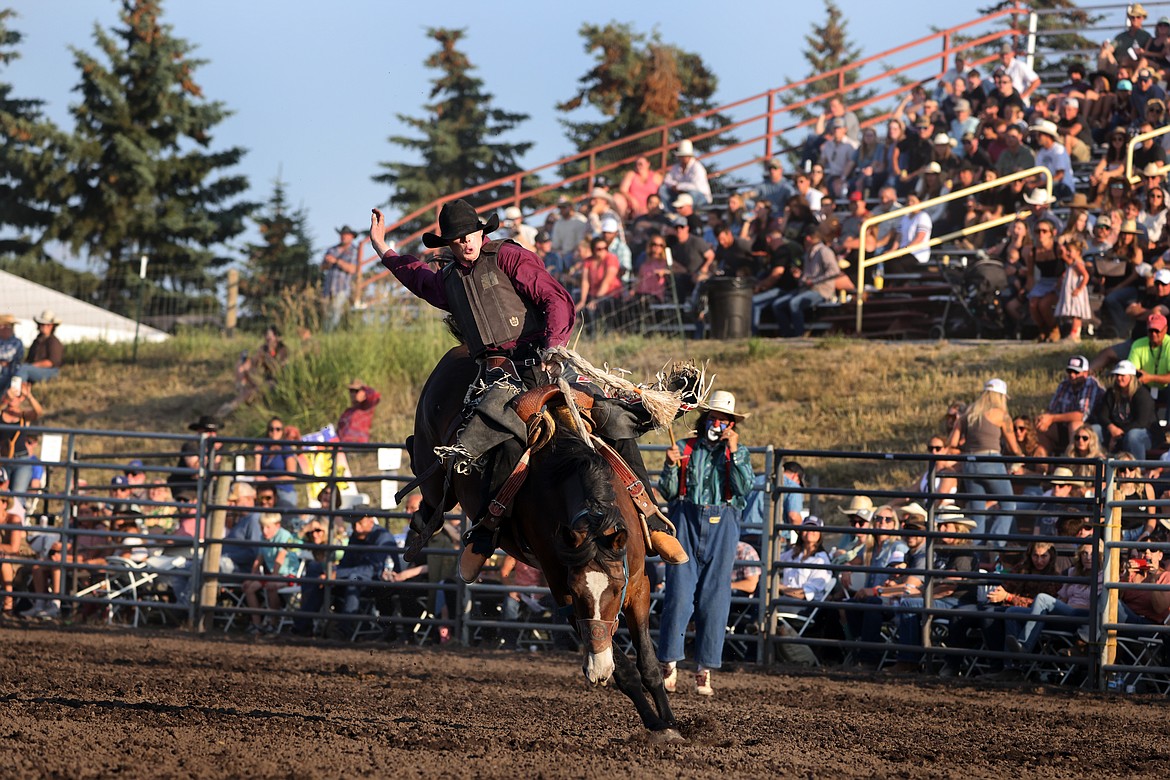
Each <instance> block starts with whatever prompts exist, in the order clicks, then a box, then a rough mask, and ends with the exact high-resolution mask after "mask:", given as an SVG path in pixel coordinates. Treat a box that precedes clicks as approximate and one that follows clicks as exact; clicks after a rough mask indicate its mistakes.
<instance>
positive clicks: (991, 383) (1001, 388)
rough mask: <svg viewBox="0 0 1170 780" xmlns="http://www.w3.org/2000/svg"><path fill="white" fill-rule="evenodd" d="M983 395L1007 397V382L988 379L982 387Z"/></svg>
mask: <svg viewBox="0 0 1170 780" xmlns="http://www.w3.org/2000/svg"><path fill="white" fill-rule="evenodd" d="M983 391H984V392H985V393H999V394H1000V395H1007V382H1005V381H1003V380H1002V379H988V380H987V384H985V385H984V386H983Z"/></svg>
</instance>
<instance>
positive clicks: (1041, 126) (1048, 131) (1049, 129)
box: [1028, 119, 1060, 138]
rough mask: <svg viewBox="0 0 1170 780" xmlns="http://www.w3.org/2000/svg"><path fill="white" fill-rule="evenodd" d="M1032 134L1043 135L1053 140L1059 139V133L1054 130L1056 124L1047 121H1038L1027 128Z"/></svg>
mask: <svg viewBox="0 0 1170 780" xmlns="http://www.w3.org/2000/svg"><path fill="white" fill-rule="evenodd" d="M1028 129H1029V130H1031V131H1032V132H1033V133H1044V135H1048V136H1052V137H1053V138H1060V131H1059V130H1057V129H1056V123H1055V122H1050V121H1048V120H1047V119H1040V120H1038V121H1037V122H1036V124H1034V125H1032V126H1031V127H1029V128H1028Z"/></svg>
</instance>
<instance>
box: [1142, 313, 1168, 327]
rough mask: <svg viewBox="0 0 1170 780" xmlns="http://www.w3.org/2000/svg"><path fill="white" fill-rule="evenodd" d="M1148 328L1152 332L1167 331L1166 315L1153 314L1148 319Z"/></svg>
mask: <svg viewBox="0 0 1170 780" xmlns="http://www.w3.org/2000/svg"><path fill="white" fill-rule="evenodd" d="M1146 327H1147V328H1149V329H1150V330H1166V315H1164V314H1162V312H1160V311H1156V312H1152V313H1151V314H1150V316H1149V317H1146Z"/></svg>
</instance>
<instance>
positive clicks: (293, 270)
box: [240, 176, 317, 317]
mask: <svg viewBox="0 0 1170 780" xmlns="http://www.w3.org/2000/svg"><path fill="white" fill-rule="evenodd" d="M253 220H254V221H255V223H256V227H257V228H258V229H259V230H260V241H261V243H259V244H249V245H248V246H247V247H245V250H244V251H245V253H246V255H247V258H248V264H247V268H246V269H245V271H244V273H243V275H242V277H241V278H240V294H241V295H243V296H244V304H245V306H247V308H248V311H249V312H251V314H252V316H255V317H259V316H262V315H264V314H266V313H268V314H271V313H272V312H273V311H275V310H276V309H277V308H278V307H279V304H280V301H281V297H282V295H284V294H291V295H293V296H297V295H298V293H300V292H302V291H304V290H305V289H306V288H308V287H310V286H311V285H312V284H313V282H314V281H315V280H316V277H317V269H316V267H315V266H314V265H313V262H312V260H313V249H312V242H310V240H309V236H308V228H307V222H308V217H307V215H306V214H305V211H304V209H291V208H289V205H288V200H287V196H286V194H285V183H284V182H283V181H281V179H280V177H279V176H278V177H277V179H276V181H275V182H274V183H273V187H272V197H270V198H269V199H268V203H266V204H265V206H264V208H263V210H262V211H261V212H260V213H258V214H257V215H256V216H255V217H253Z"/></svg>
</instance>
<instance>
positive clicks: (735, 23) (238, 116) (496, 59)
mask: <svg viewBox="0 0 1170 780" xmlns="http://www.w3.org/2000/svg"><path fill="white" fill-rule="evenodd" d="M987 4H989V2H988V0H979V1H978V2H977V1H976V0H956V1H955V2H950V3H937V2H926V1H925V0H903V1H902V2H897V3H893V2H885V1H880V2H873V0H839V5H840V7H841V8H842V9H843V10H844V11H845V13H846V14H847V16H848V17H849V32H850V36H851V38H852V39H853V40H854V41H855V42H856V43H858V44H859V45H860V46H861V47H862V48H863V49H864V51H865V52H866V54H876V53H878V52H880V51H883V50H885V49H888V48H891V47H893V46H897V45H899V44H901V43H904V42H907V41H910V40H913V39H915V38H919V37H922V36H925V35H928V34H929V33H930V32H931V25H933V26H935V27H947V26H952V25H955V24H959V23H962V22H964V21H967V20H970V19H973V18H975V17H976V16H978V10H977V9H978V8H979V7H980V6H983V5H987ZM12 5H13V7H14V8H15V10H16V11H17V13H18V14H19V17H18V18H17V19H15V20H14V21H13V23H12V24H13V27H15V28H16V29H18V30H19V31H20V32H21V33H23V34H24V41H23V42H22V45H21V49H20V53H21V59H20V60H18V61H16V62H15V63H14V64H13V65H12V66H11V67H10V68H9V69H8V70H7V72H6V73H4V74H3V79H4V80H5V81H9V82H11V83H12V84H13V85H14V88H15V93H16V95H18V96H21V97H38V98H41V99H44V100H46V101H48V106H47V112H48V114H49V116H50V117H52V118H53V119H55V120H56V121H58V122H61V123H63V124H66V125H67V126H68V124H69V123H68V116H67V111H68V106H69V105H70V104H71V103H73V102H75V100H76V94H75V93H73V92H72V91H71V90H72V88H73V86H74V85H75V84H76V82H77V74H76V70H75V68H74V66H73V58H72V55H71V54H70V52H69V49H68V47H69V46H71V45H72V46H77V47H80V48H83V49H87V50H91V51H92V50H93V49H94V46H93V36H92V32H93V26H94V23H95V22H97V23H100V24H101V25H102V26H103V27H106V28H108V27H110V26H111V25H112V24H114V23H115V22H116V20H117V11H118V7H119V4H118V3H116V2H114V1H113V0H84V1H83V0H15V2H13V3H12ZM437 8H438V7H437V6H432V5H430V3H423V2H411V3H402V2H390V1H388V0H382V1H379V0H341V1H339V2H328V3H327V2H321V0H312V1H311V0H169V2H166V3H165V4H164V19H165V21H166V22H167V23H169V24H170V25H172V27H173V28H174V32H175V34H176V35H178V36H180V37H183V38H185V39H186V40H188V41H189V42H191V43H193V44H195V45H196V46H197V47H198V48H197V50H196V54H197V56H199V57H201V58H203V59H206V60H208V63H207V64H206V65H204V66H203V67H202V68H201V69H200V70H199V71H198V72H197V73H196V80H197V81H198V82H199V83H200V84H201V86H202V87H203V89H204V93H205V95H207V96H208V97H209V98H211V99H215V100H221V101H223V102H224V103H226V104H227V106H228V107H229V108H230V109H232V110H233V111H234V112H235V114H234V115H233V116H232V117H231V118H230V119H228V120H227V121H226V122H224V123H223V124H222V125H221V126H220V127H219V132H218V136H217V138H216V140H215V143H216V146H220V147H222V146H229V145H240V146H244V147H246V148H247V149H248V150H249V153H248V155H247V156H246V158H245V160H244V163H243V164H242V166H241V169H242V172H243V173H244V174H246V175H247V176H248V177H249V179H250V180H251V183H252V188H253V190H252V193H251V197H252V199H254V200H258V201H263V200H265V199H266V198H267V196H268V195H269V194H270V192H271V182H272V181H273V180H274V178H275V177H276V175H277V172H278V171H280V172H281V175H282V176H283V178H284V180H285V181H286V182H287V183H288V192H289V196H290V198H291V200H292V202H293V203H297V204H300V205H303V206H304V207H305V208H306V209H307V210H308V212H309V222H310V230H311V232H312V235H313V238H314V242H315V244H316V246H317V247H318V248H323V247H325V246H326V245H327V244H326V242H330V241H332V240H333V238H334V233H333V229H334V228H336V227H337V226H339V225H341V224H342V223H345V222H349V223H354V224H356V225H358V226H361V225H368V216H367V215H368V213H369V211H368V210H369V208H370V207H371V206H373V205H378V204H381V203H384V202H385V200H386V198H387V191H386V190H385V188H384V187H383V186H382V185H376V184H374V183H373V182H371V181H370V176H371V175H372V174H374V173H376V172H377V170H378V165H377V164H378V162H379V161H383V160H389V159H403V157H402V154H403V153H402V152H401V151H400V150H398V149H396V148H394V147H391V146H390V145H389V144H388V143H387V142H386V138H387V136H390V135H392V134H395V133H400V132H402V130H403V128H402V127H401V126H400V124H399V123H398V122H397V120H396V119H395V114H396V113H412V112H418V111H420V109H421V106H422V105H423V103H424V102H425V101H426V98H427V92H428V90H429V88H430V79H431V73H430V72H429V71H427V70H426V69H425V68H424V67H423V66H422V61H423V60H424V59H425V58H426V57H427V56H428V55H429V54H430V53H431V52H432V51H433V50H434V43H433V41H431V40H430V39H429V38H427V37H426V36H425V30H426V28H428V27H432V26H449V27H464V28H467V31H468V32H467V36H466V38H465V39H464V46H463V49H464V51H465V52H466V53H467V54H468V56H469V57H470V59H471V61H472V63H473V64H474V65H476V66H477V69H478V70H477V75H478V76H479V77H480V78H482V79H483V80H484V82H485V86H486V88H487V90H488V91H489V92H491V93H492V94H494V95H495V104H496V105H497V106H499V107H501V108H504V109H507V110H509V111H518V112H523V113H528V114H530V115H531V119H530V120H529V121H528V122H526V123H524V124H523V125H522V126H521V127H520V128H519V129H518V130H517V131H516V132H515V134H514V136H513V140H518V141H522V140H531V141H534V142H535V144H536V145H535V146H534V148H533V150H532V151H531V152H530V153H529V154H528V155H527V157H525V158H524V162H525V164H527V165H530V166H536V165H540V164H543V163H546V162H549V161H552V160H554V159H556V158H559V157H561V156H563V155H565V154H567V153H569V152H571V151H572V149H571V148H570V147H569V145H568V143H567V142H566V141H565V139H564V135H563V133H562V130H561V128H560V126H559V124H558V123H557V118H558V115H557V112H556V111H555V109H554V108H553V106H554V105H555V104H556V103H557V102H558V101H561V100H564V99H566V98H567V97H569V96H570V95H571V94H572V93H573V91H574V88H575V85H576V81H577V79H578V78H579V77H580V76H581V75H582V74H584V73H585V72H587V71H588V70H589V69H590V68H591V67H592V64H593V60H592V59H591V58H590V57H589V56H588V55H587V54H586V53H585V51H584V48H583V45H582V41H581V38H580V36H579V35H578V34H577V30H578V29H579V28H580V26H581V25H582V24H583V23H585V22H592V23H596V24H604V23H606V22H609V21H618V22H627V23H630V24H632V25H633V26H634V28H635V29H637V30H640V31H650V30H652V29H655V28H656V29H657V30H658V31H659V32H660V34H661V36H662V38H663V39H664V40H665V41H668V42H671V43H674V44H676V45H678V46H681V47H682V48H684V49H687V50H689V51H695V52H698V53H699V54H701V55H702V57H703V58H704V60H705V61H706V63H707V64H708V66H709V67H711V68H712V70H713V71H714V72H715V73H716V74H717V75H718V76H719V80H720V87H719V93H718V95H717V99H718V100H719V102H720V103H724V102H730V101H733V100H738V99H740V98H745V97H749V96H751V95H754V94H757V93H760V92H763V91H765V90H767V89H769V88H772V87H778V86H781V85H783V84H785V83H787V82H788V81H790V80H795V79H799V78H803V77H805V76H806V75H808V74H807V72H806V66H805V64H804V61H803V59H802V58H801V55H800V50H801V48H802V46H803V36H804V34H805V33H807V32H808V31H809V29H810V25H811V24H812V23H813V22H820V21H821V20H823V18H824V8H823V6H822V5H821V3H819V2H807V1H805V2H791V0H774V1H773V2H762V3H742V4H739V5H734V4H733V5H730V6H727V5H723V4H721V3H711V2H709V1H708V2H692V1H691V0H680V1H679V2H674V3H669V4H667V3H658V2H643V3H636V4H635V3H630V2H613V1H611V0H591V2H589V3H567V2H540V3H536V2H532V3H518V2H498V1H497V2H491V3H486V2H474V3H473V2H467V1H466V0H450V1H449V2H447V3H444V4H443V5H442V8H443V12H442V13H439V12H438V10H437Z"/></svg>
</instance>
